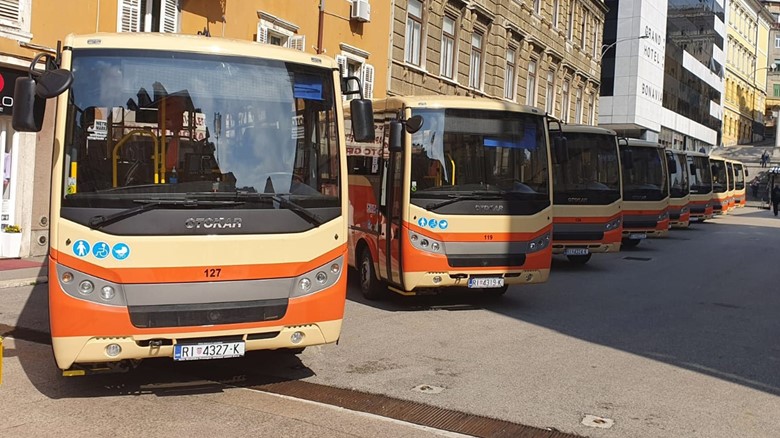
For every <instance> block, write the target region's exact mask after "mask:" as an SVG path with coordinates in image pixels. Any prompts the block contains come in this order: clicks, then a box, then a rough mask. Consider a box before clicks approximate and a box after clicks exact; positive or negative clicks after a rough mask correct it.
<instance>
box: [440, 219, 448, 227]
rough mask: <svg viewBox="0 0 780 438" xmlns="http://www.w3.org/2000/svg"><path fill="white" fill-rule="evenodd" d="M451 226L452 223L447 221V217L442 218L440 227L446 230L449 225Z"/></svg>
mask: <svg viewBox="0 0 780 438" xmlns="http://www.w3.org/2000/svg"><path fill="white" fill-rule="evenodd" d="M449 226H450V223H449V222H447V219H442V220H440V221H439V228H440V229H442V230H446V229H447V227H449Z"/></svg>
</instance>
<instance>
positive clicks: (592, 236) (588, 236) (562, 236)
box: [553, 231, 604, 242]
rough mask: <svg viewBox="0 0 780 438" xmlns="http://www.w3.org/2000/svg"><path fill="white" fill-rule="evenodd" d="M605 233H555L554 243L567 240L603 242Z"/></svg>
mask: <svg viewBox="0 0 780 438" xmlns="http://www.w3.org/2000/svg"><path fill="white" fill-rule="evenodd" d="M603 238H604V233H603V232H601V231H558V232H553V241H559V242H561V241H566V240H601V239H603Z"/></svg>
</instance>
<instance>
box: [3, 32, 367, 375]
mask: <svg viewBox="0 0 780 438" xmlns="http://www.w3.org/2000/svg"><path fill="white" fill-rule="evenodd" d="M44 60H45V64H47V65H48V67H47V71H46V72H45V73H42V72H36V74H35V79H28V78H26V77H25V78H23V79H19V81H17V84H16V91H17V96H16V97H17V104H18V105H19V106H17V107H16V108H14V114H13V118H14V127H15V128H16V129H18V130H22V131H38V130H40V129H41V117H40V116H41V115H42V113H40V112H37V111H36V109H37V108H38V107H39V105H40V104H41V103H42V99H41V98H40V97H36V96H35V91H36V87H37V90H38V93H39V95H40V96H42V97H44V98H46V97H55V96H57V95H58V96H59V97H58V99H57V105H56V126H55V128H54V155H53V165H52V186H51V188H52V193H51V228H50V233H51V239H50V252H49V263H48V266H49V315H50V324H51V336H52V346H53V350H54V356H55V359H56V362H57V365H58V366H59V368H61V369H62V370H65V371H64V374H65V375H82V374H85V373H88V372H99V371H120V370H126V369H128V368H129V367H130V366H132V365H134V364H136V363H137V361H138V360H140V359H145V358H156V357H165V358H172V359H174V360H195V359H216V358H227V357H236V356H242V355H244V354H245V352H246V351H248V350H258V349H288V351H300V350H301V349H303V348H304V347H306V346H310V345H317V344H325V343H332V342H335V341H337V340H338V338H339V334H340V331H341V325H342V318H343V315H344V304H345V297H346V285H347V283H346V270H345V268H346V262H347V230H348V227H347V187H346V185H345V184H343V181H345V180H346V178H345V174H346V149H345V141H344V134H345V131H344V126H343V123H342V120H343V112H342V97H341V87H342V80H341V78H340V74H339V70H338V65H337V63H336V62H335V61H333V60H331V59H329V58H325V57H321V56H315V55H311V54H304V53H302V52H299V51H295V50H290V49H284V48H279V47H275V46H271V45H264V44H255V43H250V42H241V41H232V40H224V39H217V38H207V37H199V36H183V35H171V34H155V33H143V34H138V33H127V34H94V35H86V36H74V35H69V36H68V37H67V38H66V40H65V43H64V49H63V50H62V52H61V54H60V55H58V56H57V57H56V58H55V57H54V56H49V55H45V56H44ZM33 65H35V61H33ZM58 66H59V67H60V68H57V67H58ZM353 79H356V78H350V80H353ZM41 90H43V94H41ZM370 108H371V103H370V101H367V100H363V99H358V100H357V101H356V104H355V109H354V110H353V113H362V114H363V116H364V117H363V120H364V122H363V123H362V124H361V123H360V121H359V120H358V118H356V120H358V123H357V124H356V126H355V127H353V135H355V136H356V137H358V138H359V139H371V140H373V138H374V133H373V124H371V117H372V116H371V113H372V111H371V110H370Z"/></svg>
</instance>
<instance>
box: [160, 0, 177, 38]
mask: <svg viewBox="0 0 780 438" xmlns="http://www.w3.org/2000/svg"><path fill="white" fill-rule="evenodd" d="M178 3H179V1H178V0H163V1H161V2H160V17H162V19H161V20H160V32H168V33H176V32H177V31H178V30H179V5H178Z"/></svg>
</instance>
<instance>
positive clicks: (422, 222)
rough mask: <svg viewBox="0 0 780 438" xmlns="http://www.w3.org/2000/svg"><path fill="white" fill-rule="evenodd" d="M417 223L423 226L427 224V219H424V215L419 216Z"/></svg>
mask: <svg viewBox="0 0 780 438" xmlns="http://www.w3.org/2000/svg"><path fill="white" fill-rule="evenodd" d="M417 225H419V226H421V227H425V226H426V225H428V219H425V218H424V217H421V218H420V219H419V220H418V221H417Z"/></svg>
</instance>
